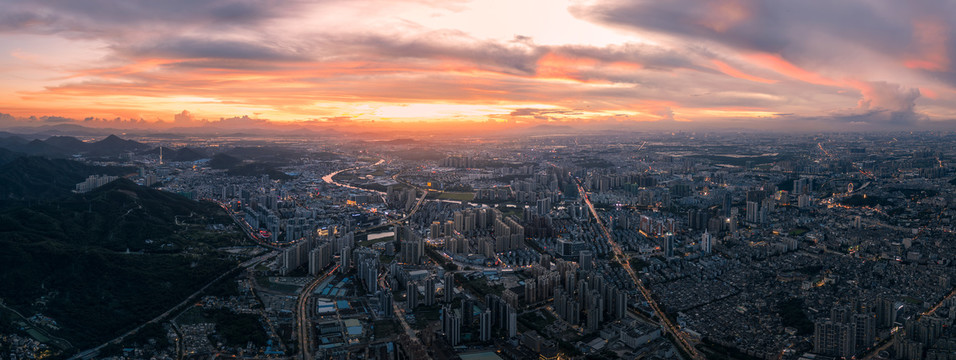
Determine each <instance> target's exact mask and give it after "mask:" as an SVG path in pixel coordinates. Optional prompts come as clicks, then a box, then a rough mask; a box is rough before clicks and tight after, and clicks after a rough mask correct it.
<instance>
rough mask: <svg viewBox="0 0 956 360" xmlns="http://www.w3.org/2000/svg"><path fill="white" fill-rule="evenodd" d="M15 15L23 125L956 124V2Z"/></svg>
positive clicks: (244, 8) (8, 31)
mask: <svg viewBox="0 0 956 360" xmlns="http://www.w3.org/2000/svg"><path fill="white" fill-rule="evenodd" d="M0 8H2V9H3V10H2V11H0V113H3V114H9V115H10V116H7V115H0V118H5V119H6V120H5V121H7V122H14V120H12V119H13V118H19V119H20V120H17V121H16V123H23V122H24V121H25V120H23V118H27V117H30V116H36V117H37V118H39V119H38V120H35V121H37V122H42V123H51V122H58V121H65V120H64V119H60V118H59V117H65V118H72V119H84V118H88V117H94V118H100V119H115V118H117V117H119V118H122V119H130V118H133V119H143V120H146V121H148V122H153V121H157V120H162V121H164V122H167V125H169V124H170V123H171V124H174V125H190V124H197V123H201V122H202V121H203V119H207V120H211V121H219V119H220V118H232V117H242V116H248V117H250V118H253V119H255V118H259V119H269V120H272V121H308V122H319V123H326V122H327V123H347V122H363V121H365V122H367V121H371V120H376V121H396V122H418V121H472V122H489V121H493V122H499V123H512V122H513V123H518V124H535V123H559V124H589V123H611V124H614V123H625V122H632V121H634V122H657V123H658V124H666V123H667V122H670V123H701V124H711V125H720V124H733V125H735V126H756V127H761V126H763V127H773V126H776V125H777V124H785V125H786V126H789V127H800V126H807V127H811V128H812V127H815V126H825V127H829V128H836V129H841V128H847V129H868V128H874V129H875V128H886V127H889V128H906V127H914V128H918V127H920V126H924V125H927V124H930V125H934V124H935V125H938V124H942V123H944V122H947V121H951V120H954V119H956V65H954V60H956V28H954V24H953V22H954V20H953V19H956V2H954V1H950V0H928V1H898V0H840V1H833V0H801V1H748V0H721V1H707V0H669V1H613V0H591V1H562V0H476V1H455V0H434V1H433V0H417V1H395V0H388V1H359V0H342V1H338V0H326V1H296V0H292V1H267V0H263V1H244V0H214V1H193V0H189V1H186V0H163V1H156V0H152V1H140V0H123V1H119V0H116V1H113V0H86V1H75V0H58V1H48V0H37V1H7V0H0ZM184 110H185V112H184ZM95 122H96V121H87V123H95ZM662 122H663V123H662Z"/></svg>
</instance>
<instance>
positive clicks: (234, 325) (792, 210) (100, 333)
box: [2, 132, 956, 359]
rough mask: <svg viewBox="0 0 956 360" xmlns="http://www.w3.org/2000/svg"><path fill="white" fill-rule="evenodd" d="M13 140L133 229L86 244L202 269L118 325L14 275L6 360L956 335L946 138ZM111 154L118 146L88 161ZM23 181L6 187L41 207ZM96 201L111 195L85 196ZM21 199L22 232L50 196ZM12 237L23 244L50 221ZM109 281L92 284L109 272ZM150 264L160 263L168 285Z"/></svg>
mask: <svg viewBox="0 0 956 360" xmlns="http://www.w3.org/2000/svg"><path fill="white" fill-rule="evenodd" d="M19 139H21V138H20V136H11V137H7V138H6V140H5V142H6V143H8V144H12V143H15V142H17V141H20V142H21V145H20V146H19V147H17V146H11V147H13V148H16V149H19V150H22V151H30V149H41V148H42V149H45V150H47V151H49V150H52V149H63V150H60V151H63V154H67V153H71V152H76V153H75V154H72V155H71V156H70V159H71V160H60V161H56V160H45V161H46V162H49V163H48V164H44V165H42V166H41V165H40V164H36V163H33V161H39V160H38V159H42V158H38V157H34V156H25V157H20V158H15V159H13V160H9V161H8V162H7V163H6V164H5V165H4V167H5V168H6V169H5V170H6V171H5V172H4V173H7V174H11V172H12V171H16V172H17V175H15V176H14V178H16V179H23V180H26V179H27V177H29V176H37V175H40V174H43V172H40V171H39V170H41V169H42V170H43V171H46V172H47V173H49V172H50V171H54V170H55V171H61V172H63V175H59V176H64V177H66V176H68V174H69V176H75V175H77V174H80V173H81V172H82V175H86V174H87V173H89V175H88V176H82V181H80V182H77V183H76V184H62V183H61V184H60V185H63V186H66V185H72V186H69V187H68V189H66V192H67V193H69V195H67V197H68V200H61V202H62V203H63V204H64V205H63V206H67V204H70V203H75V202H82V203H88V204H90V205H88V206H83V205H80V209H79V212H81V213H83V212H86V213H89V212H90V211H92V212H94V213H97V212H98V211H103V212H104V216H109V214H118V213H123V214H124V215H123V216H125V215H130V216H134V217H135V220H131V221H130V223H129V224H138V225H137V226H140V227H143V230H142V231H141V232H134V231H129V230H124V228H125V227H126V226H129V225H128V224H126V223H121V224H119V225H118V226H117V228H113V229H111V230H110V231H111V233H112V234H116V235H117V236H123V237H125V240H124V241H125V242H123V243H120V244H111V243H104V242H91V244H90V245H88V246H94V244H98V245H95V246H100V247H102V248H103V249H104V251H108V252H109V254H108V255H104V256H110V257H118V258H137V257H157V258H162V257H169V256H173V257H187V258H193V259H195V261H197V262H198V261H209V263H210V265H209V266H210V267H212V269H210V270H208V272H206V273H207V274H208V275H207V276H205V277H204V278H201V279H197V281H187V282H184V284H183V286H186V287H188V290H189V292H187V293H184V295H180V296H183V297H185V300H184V301H182V299H181V298H178V297H171V296H169V295H168V294H165V295H157V296H158V298H161V299H162V300H163V301H162V302H164V303H170V305H169V308H168V309H164V310H166V311H165V312H158V310H156V311H153V313H149V314H138V316H132V317H129V318H124V317H123V316H122V315H120V317H121V318H124V319H127V320H128V321H126V322H125V323H119V324H101V325H102V326H94V325H90V324H86V323H84V322H83V320H84V319H85V317H84V316H77V315H76V314H74V313H72V312H70V311H65V309H63V308H58V307H57V306H63V305H62V302H61V301H63V300H64V299H63V298H74V297H81V296H90V294H88V292H90V289H86V288H80V287H75V286H70V285H65V284H57V285H53V284H52V283H51V285H50V288H47V287H46V286H45V285H44V284H45V283H46V282H48V281H51V282H52V280H50V279H48V278H43V277H41V280H40V281H39V282H37V283H33V284H18V286H16V287H14V288H13V289H10V290H9V291H7V293H6V294H4V296H3V298H4V310H5V311H6V313H5V316H4V317H3V320H4V322H5V329H7V330H5V331H4V333H3V337H2V339H3V346H4V347H3V349H4V354H5V356H7V355H9V356H10V358H15V359H29V358H47V357H75V358H91V357H93V358H114V359H120V358H157V359H182V358H207V357H210V356H212V357H242V358H287V359H293V358H296V359H302V358H310V359H311V358H335V359H338V358H368V359H405V358H435V359H456V358H462V359H474V358H480V359H531V358H541V359H558V358H561V359H574V358H592V357H596V358H627V359H632V358H685V359H703V358H731V359H801V358H802V359H817V358H820V359H826V358H850V357H857V358H868V359H869V358H899V359H947V358H948V356H952V355H953V353H954V349H956V333H954V327H953V324H954V319H956V299H954V289H956V284H954V280H956V267H954V264H953V260H954V259H956V242H953V241H952V239H953V226H954V223H953V219H954V216H956V210H953V208H952V204H953V201H956V199H954V198H953V197H952V195H951V194H952V191H951V190H952V189H953V188H954V187H956V181H954V180H953V178H952V177H953V176H952V169H953V167H954V163H953V162H952V160H951V159H953V158H954V156H956V154H954V153H953V150H952V148H953V147H952V146H951V145H952V143H953V141H956V138H954V136H953V135H952V134H948V133H946V134H944V133H919V134H866V135H863V134H812V135H811V134H806V135H794V134H787V135H780V134H771V133H757V134H739V133H736V134H735V133H726V134H719V133H705V134H694V133H680V132H678V133H647V134H641V133H633V134H606V135H593V136H587V135H570V134H553V135H535V136H530V137H510V138H501V139H487V138H459V139H453V140H451V139H449V140H441V139H428V140H414V139H408V138H399V139H390V140H372V141H370V140H363V139H324V140H321V141H316V140H313V139H310V138H308V137H300V138H295V137H292V138H286V139H284V140H283V141H281V142H280V141H273V140H262V139H251V138H250V139H238V138H225V137H224V138H210V137H207V136H202V137H188V136H180V137H176V138H156V137H154V138H148V137H143V138H136V139H135V140H134V139H121V138H120V137H117V136H115V135H111V136H109V137H106V138H103V139H100V140H90V141H88V142H84V141H81V140H80V139H77V138H72V137H66V136H52V137H49V138H47V139H46V140H38V139H34V140H31V141H27V140H26V139H22V140H19ZM270 141H271V142H270ZM40 144H43V145H40ZM55 144H57V145H55ZM67 144H72V145H73V146H76V147H74V148H67ZM108 147H112V148H113V150H114V151H116V153H118V154H119V155H116V156H110V155H96V154H97V153H98V151H99V150H98V149H103V148H108ZM121 149H122V150H121ZM47 155H48V156H49V155H52V154H51V153H47ZM54 157H55V156H54ZM81 162H82V163H87V164H89V165H88V166H87V167H86V168H83V169H82V171H79V172H75V173H71V171H75V170H73V169H70V168H69V167H70V166H76V165H72V164H79V163H81ZM44 166H46V167H44ZM12 169H16V170H12ZM117 170H120V171H119V172H117ZM111 174H119V175H111ZM10 180H14V179H13V178H11V177H9V176H8V179H4V181H6V183H4V189H3V190H4V192H5V193H6V196H7V198H12V197H13V196H15V195H16V196H19V197H21V198H22V199H31V198H35V197H34V195H35V193H33V192H26V193H19V192H18V191H19V189H18V188H16V187H14V186H13V184H12V183H11V182H10ZM159 194H170V195H166V196H174V197H176V198H177V200H180V201H187V202H193V201H197V202H201V203H203V204H205V205H206V207H203V208H200V209H202V210H203V211H205V212H204V213H195V212H192V211H191V212H190V213H187V212H185V211H184V212H182V213H175V212H174V213H172V214H171V215H172V222H173V228H174V229H175V230H173V231H172V232H173V233H178V234H181V235H176V236H164V234H159V233H154V232H152V231H151V228H153V227H155V226H157V225H154V224H152V223H150V222H149V221H148V220H144V219H141V218H140V216H151V215H150V213H157V214H158V213H159V212H161V211H163V210H162V206H164V205H162V204H157V203H145V202H140V201H138V199H153V198H157V197H159V196H160V195H159ZM103 198H108V199H110V200H111V201H113V202H114V204H116V205H115V206H118V207H119V208H117V209H101V210H98V209H95V208H94V207H96V206H99V204H100V202H101V201H105V200H102V199H103ZM37 201H39V200H37ZM11 205H12V204H11ZM20 206H21V207H20V208H15V209H13V210H8V211H7V212H5V215H4V219H5V221H6V222H9V221H12V220H11V219H16V218H21V217H22V216H27V215H23V214H26V213H28V212H37V213H38V214H45V212H49V211H52V210H50V209H49V208H50V207H51V206H53V205H51V204H49V203H48V204H45V205H32V206H31V205H29V204H28V205H22V204H20ZM24 207H26V208H28V209H30V210H27V209H25V208H24ZM91 208H93V209H91ZM172 209H176V208H175V207H172ZM140 213H142V214H140ZM58 214H63V213H62V212H61V213H58ZM33 216H40V215H33ZM61 216H62V215H61ZM74 216H75V215H74ZM154 216H161V215H154ZM121 217H122V216H121ZM37 221H38V223H39V224H47V222H48V221H49V220H42V219H41V220H37ZM134 221H135V222H134ZM5 226H7V228H5V230H4V231H5V232H6V233H7V234H9V235H10V236H11V237H12V238H17V237H18V236H27V234H31V233H33V232H35V231H37V230H35V229H34V230H30V229H17V228H15V227H12V226H10V225H9V224H8V225H5ZM23 226H26V227H30V226H28V225H26V224H25V225H23ZM49 226H56V227H67V226H69V225H67V224H65V223H59V222H53V223H51V225H49ZM47 236H50V237H51V238H56V237H55V236H54V235H47ZM30 251H31V250H29V249H14V250H13V253H15V254H19V253H23V252H28V253H29V252H30ZM27 256H29V255H27ZM34 256H35V255H34ZM22 261H23V260H20V261H14V262H12V264H18V263H20V262H22ZM38 261H40V262H44V261H43V260H38ZM115 261H117V260H109V261H107V262H108V263H113V262H115ZM165 261H172V260H170V259H167V260H165ZM74 266H80V265H74ZM190 266H192V267H198V268H202V266H200V265H197V264H195V263H193V264H192V265H190ZM202 271H204V272H205V271H206V270H205V269H203V270H202ZM215 271H221V272H222V273H221V275H220V274H218V273H216V272H215ZM101 272H104V269H97V268H91V269H90V272H88V273H87V275H88V276H90V277H93V278H94V279H96V280H99V281H111V280H110V279H111V276H110V275H109V274H108V270H106V273H101ZM170 275H171V276H177V275H176V274H170ZM159 276H160V275H159V274H149V275H144V277H146V278H147V280H146V281H148V282H158V281H171V280H169V279H155V278H156V277H159ZM164 276H165V274H164ZM54 286H55V287H54ZM13 291H17V292H13ZM25 294H35V295H38V296H37V297H33V296H24V295H25ZM95 294H96V293H93V296H95ZM116 296H118V297H119V296H130V297H136V296H137V294H124V293H123V292H122V291H120V292H118V293H117V294H116ZM173 300H175V301H173ZM131 301H133V302H134V304H135V303H136V302H137V301H139V302H141V301H143V300H131ZM180 301H181V302H180ZM128 310H129V309H128V308H127V307H126V306H117V307H93V308H91V309H89V310H88V311H91V312H97V313H92V314H88V315H86V316H93V317H96V318H100V317H112V316H114V315H116V314H114V313H118V314H124V313H125V312H126V311H128ZM154 313H155V314H154Z"/></svg>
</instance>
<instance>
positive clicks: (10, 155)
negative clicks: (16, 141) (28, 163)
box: [0, 147, 25, 166]
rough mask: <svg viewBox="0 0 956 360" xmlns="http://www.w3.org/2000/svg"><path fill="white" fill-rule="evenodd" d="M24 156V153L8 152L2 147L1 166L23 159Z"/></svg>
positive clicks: (0, 149) (0, 150)
mask: <svg viewBox="0 0 956 360" xmlns="http://www.w3.org/2000/svg"><path fill="white" fill-rule="evenodd" d="M23 156H25V155H24V154H23V153H18V152H15V151H12V150H7V149H4V148H2V147H0V166H3V165H5V164H6V163H9V162H11V161H13V160H14V159H16V158H19V157H23Z"/></svg>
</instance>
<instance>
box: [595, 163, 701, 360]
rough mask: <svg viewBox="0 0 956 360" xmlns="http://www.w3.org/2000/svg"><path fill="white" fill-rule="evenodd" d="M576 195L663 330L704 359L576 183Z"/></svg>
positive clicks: (684, 349)
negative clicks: (651, 289) (672, 320)
mask: <svg viewBox="0 0 956 360" xmlns="http://www.w3.org/2000/svg"><path fill="white" fill-rule="evenodd" d="M577 186H578V194H580V195H581V198H582V199H583V200H584V203H585V204H587V205H588V209H590V210H591V215H593V216H594V219H595V221H596V222H597V225H598V227H599V228H600V229H601V233H602V234H603V235H604V237H605V239H607V242H608V244H611V248H612V249H614V260H615V261H617V262H618V263H619V264H621V266H622V267H624V270H626V271H627V273H628V275H630V276H631V280H633V281H634V283H635V284H637V288H638V289H639V290H640V291H641V295H643V296H644V298H645V299H646V300H647V303H648V304H649V305H650V306H651V308H652V309H654V313H656V314H657V317H658V318H660V321H661V324H662V325H664V328H665V329H666V330H667V332H669V333H670V334H671V336H673V337H674V340H675V342H676V344H677V345H678V346H679V347H680V348H681V349H682V350H683V351H684V352H685V353H686V354H689V355H690V356H691V358H693V359H700V360H703V359H704V357H703V356H702V355H700V353H699V352H697V348H695V347H694V346H693V345H691V344H690V342H688V341H687V338H686V337H684V333H682V332H681V331H680V330H679V329H678V328H677V327H676V326H675V325H674V324H673V323H672V322H671V321H670V319H669V318H668V317H667V314H665V313H664V312H663V311H661V309H660V307H659V306H658V305H657V302H656V301H654V298H653V297H651V292H650V290H648V289H647V287H646V286H644V282H643V281H641V279H640V278H638V277H637V272H635V271H634V268H632V267H631V260H630V259H629V258H628V257H627V256H625V255H624V251H623V250H621V246H620V245H618V244H617V243H616V242H615V241H614V237H613V236H611V232H609V231H608V230H607V227H605V226H604V222H602V221H601V217H600V216H598V213H597V210H595V209H594V204H592V203H591V199H590V198H588V193H587V192H586V191H584V187H583V186H581V182H580V181H578V182H577Z"/></svg>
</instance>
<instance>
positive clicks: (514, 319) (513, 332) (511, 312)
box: [504, 304, 518, 339]
mask: <svg viewBox="0 0 956 360" xmlns="http://www.w3.org/2000/svg"><path fill="white" fill-rule="evenodd" d="M505 314H506V315H507V317H506V318H507V321H506V323H505V326H504V328H505V329H507V330H508V338H509V339H510V338H514V337H515V336H517V335H518V313H517V312H516V311H515V308H514V307H513V306H511V305H510V304H509V305H507V306H506V308H505Z"/></svg>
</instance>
